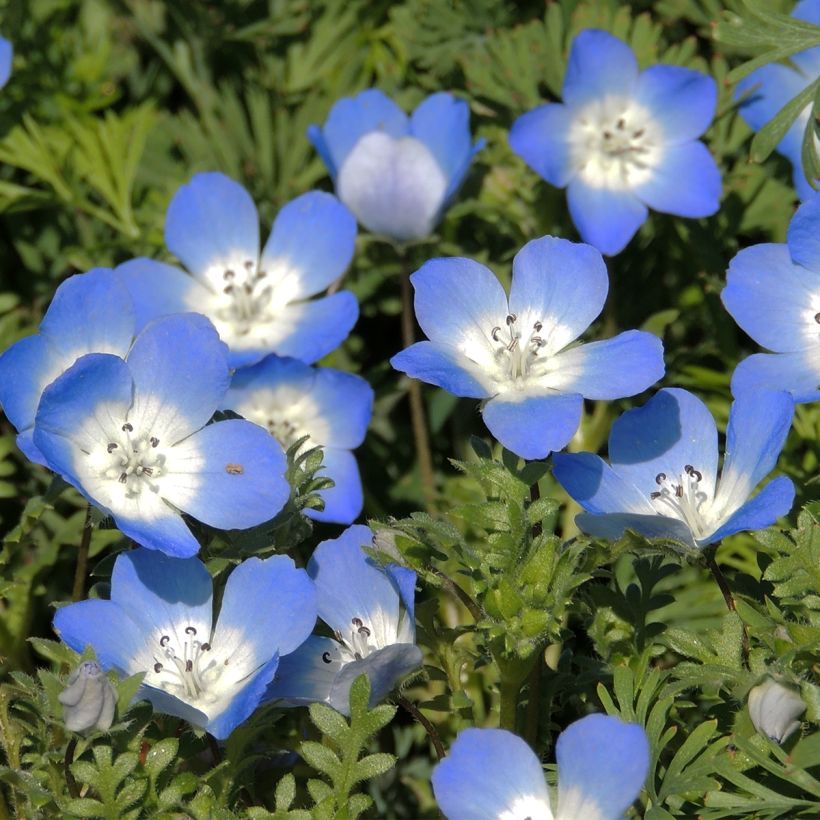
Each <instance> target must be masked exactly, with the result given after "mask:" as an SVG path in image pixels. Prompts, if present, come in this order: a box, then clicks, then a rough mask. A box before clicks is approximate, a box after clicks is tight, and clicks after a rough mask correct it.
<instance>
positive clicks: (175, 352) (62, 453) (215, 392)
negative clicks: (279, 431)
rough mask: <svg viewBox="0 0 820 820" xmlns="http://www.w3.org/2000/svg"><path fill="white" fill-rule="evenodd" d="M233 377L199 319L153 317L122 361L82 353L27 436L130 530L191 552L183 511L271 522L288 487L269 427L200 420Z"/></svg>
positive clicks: (219, 401)
mask: <svg viewBox="0 0 820 820" xmlns="http://www.w3.org/2000/svg"><path fill="white" fill-rule="evenodd" d="M229 381H230V374H229V370H228V362H227V352H226V350H225V345H224V344H223V343H222V342H220V341H219V338H218V337H217V334H216V331H215V330H214V328H213V326H212V325H211V323H210V322H209V321H208V320H207V319H205V318H204V317H203V316H198V315H195V314H181V315H175V316H168V317H165V318H164V319H158V320H156V321H155V322H152V323H151V324H150V325H148V326H147V327H146V328H145V330H143V332H142V333H141V334H140V335H139V336H138V337H137V339H136V340H135V342H134V344H133V346H132V348H131V350H130V352H129V353H128V356H127V358H126V360H123V359H121V358H119V357H117V356H113V355H111V354H104V353H92V354H89V355H86V356H83V357H82V358H80V359H79V360H78V361H77V362H76V364H74V365H73V366H72V367H71V368H70V369H69V370H67V371H66V372H65V373H64V374H63V375H62V376H60V377H59V378H58V379H57V380H56V381H55V382H53V383H52V384H51V385H50V386H49V387H48V388H46V390H45V392H44V393H43V397H42V399H41V400H40V405H39V407H38V410H37V416H36V420H35V426H34V444H35V445H36V447H37V448H38V450H39V451H40V452H41V453H42V454H43V456H44V459H45V462H46V464H47V466H48V467H50V468H51V469H52V470H54V471H55V472H57V473H60V475H62V476H63V478H65V480H66V481H68V482H69V483H71V484H73V485H74V486H75V487H76V488H77V489H78V490H79V491H80V492H81V493H83V495H85V496H86V498H88V500H89V501H90V502H92V503H93V504H96V505H97V506H98V507H100V508H101V509H102V510H103V511H104V512H106V513H108V514H109V515H111V516H112V517H113V518H114V521H115V523H116V525H117V527H118V528H119V529H120V530H121V531H122V532H123V533H124V534H125V535H126V536H128V537H129V538H133V539H134V540H135V541H137V542H139V543H141V544H143V545H145V546H146V547H149V548H151V549H157V550H162V551H163V552H166V553H169V554H171V555H178V556H189V555H194V554H196V552H197V551H198V550H199V544H198V543H197V541H196V539H195V538H194V536H193V534H192V533H191V531H190V530H189V529H188V527H187V525H186V524H185V523H184V521H183V520H182V517H181V513H180V511H182V512H186V513H188V514H189V515H191V516H193V517H194V518H196V519H197V520H199V521H202V522H204V523H205V524H208V525H210V526H212V527H217V528H219V529H245V528H247V527H252V526H255V525H257V524H261V523H263V522H265V521H268V520H269V519H271V518H273V517H274V516H275V515H276V513H277V512H279V510H280V509H281V508H282V506H283V504H284V503H285V501H286V500H287V498H288V495H289V492H290V488H289V485H288V483H287V481H286V480H285V477H284V473H285V466H286V465H285V457H284V455H283V453H282V448H281V447H280V446H279V445H278V444H277V443H276V442H275V441H273V440H272V439H271V437H270V436H269V435H268V434H267V432H266V431H265V430H263V429H262V428H260V427H258V426H257V425H255V424H252V423H251V422H249V421H242V420H228V421H221V422H217V423H215V424H207V422H208V421H209V420H210V418H211V416H213V414H214V412H215V411H216V410H217V409H219V408H220V407H221V406H222V405H223V400H224V396H225V392H226V390H227V389H228V384H229ZM206 425H207V426H206Z"/></svg>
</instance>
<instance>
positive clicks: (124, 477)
mask: <svg viewBox="0 0 820 820" xmlns="http://www.w3.org/2000/svg"><path fill="white" fill-rule="evenodd" d="M117 480H118V481H119V482H120V484H127V483H128V473H120V477H119V478H118V479H117Z"/></svg>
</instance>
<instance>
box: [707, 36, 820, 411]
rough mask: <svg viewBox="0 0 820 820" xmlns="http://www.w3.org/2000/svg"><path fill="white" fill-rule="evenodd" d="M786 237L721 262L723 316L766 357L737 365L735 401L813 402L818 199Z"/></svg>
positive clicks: (819, 373)
mask: <svg viewBox="0 0 820 820" xmlns="http://www.w3.org/2000/svg"><path fill="white" fill-rule="evenodd" d="M819 50H820V49H819ZM787 239H788V244H786V245H774V244H767V245H754V246H753V247H751V248H746V249H744V250H742V251H740V253H738V254H737V256H735V258H734V259H732V261H731V262H730V263H729V273H728V277H727V283H726V287H725V288H724V290H723V293H721V295H720V298H721V299H722V300H723V304H724V305H725V306H726V310H728V311H729V313H731V314H732V316H733V317H734V320H735V321H736V322H737V323H738V324H739V325H740V326H741V327H742V328H743V330H745V331H746V333H748V334H749V336H751V337H752V338H753V339H754V340H755V341H756V342H758V344H761V345H763V346H764V347H767V348H769V350H773V351H774V353H755V354H754V355H752V356H749V357H748V358H747V359H744V360H743V361H742V362H741V363H740V364H739V365H738V366H737V368H736V369H735V372H734V374H733V376H732V393H734V395H735V396H740V395H743V394H746V393H756V392H758V391H760V390H787V391H789V392H790V393H791V394H792V396H793V397H794V400H795V401H796V402H806V401H815V400H817V399H820V193H815V194H814V195H813V196H812V197H811V198H810V199H808V200H807V201H806V202H805V203H804V204H803V205H801V206H800V208H798V210H797V213H796V214H795V215H794V218H793V219H792V222H791V225H790V226H789V233H788V237H787Z"/></svg>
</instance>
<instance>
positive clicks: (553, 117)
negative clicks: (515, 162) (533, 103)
mask: <svg viewBox="0 0 820 820" xmlns="http://www.w3.org/2000/svg"><path fill="white" fill-rule="evenodd" d="M571 125H572V116H571V114H570V112H569V109H567V107H566V106H565V105H561V104H560V103H546V104H545V105H539V106H538V108H534V109H533V110H532V111H527V113H526V114H522V115H521V116H520V117H519V118H518V119H517V120H516V121H515V122H514V123H513V125H512V128H511V129H510V136H509V140H510V148H512V149H513V151H515V153H516V154H518V156H519V157H521V159H523V160H524V162H526V163H527V165H529V166H530V168H532V169H533V171H535V172H536V173H537V174H538V175H539V176H541V177H543V178H544V179H545V180H546V181H547V182H549V183H550V185H555V186H556V187H557V188H564V187H565V186H566V185H567V183H568V182H569V181H570V179H572V177H573V175H574V169H573V167H572V146H571V143H570V126H571Z"/></svg>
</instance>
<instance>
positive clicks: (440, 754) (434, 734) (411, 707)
mask: <svg viewBox="0 0 820 820" xmlns="http://www.w3.org/2000/svg"><path fill="white" fill-rule="evenodd" d="M398 704H399V706H401V708H402V709H404V710H405V711H406V712H409V713H410V714H411V715H412V716H413V718H415V720H417V721H418V722H419V723H420V724H421V725H422V726H423V727H424V731H425V732H427V737H429V738H430V742H431V743H432V744H433V748H434V749H435V750H436V757H437V758H438V759H439V760H442V759H443V758H444V755H445V754H446V753H445V751H444V745H443V744H442V742H441V738H440V737H439V735H438V730H437V729H436V727H435V726H433V724H432V723H431V722H430V721H429V720H428V719H427V718H426V717H425V716H424V715H423V714H422V713H421V712H420V711H419V709H418V708H417V707H416V704H415V703H413V702H412V701H409V700H407V698H406V697H404V696H403V695H399V697H398Z"/></svg>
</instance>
